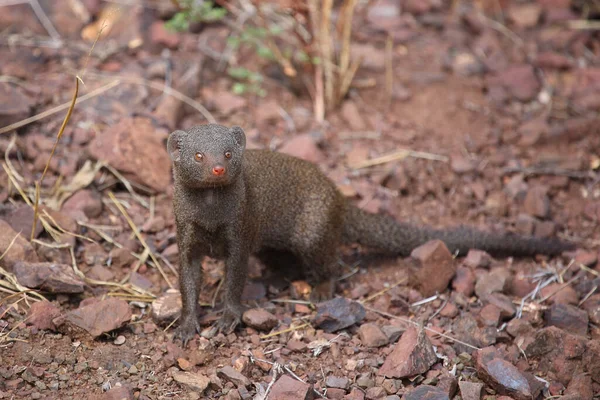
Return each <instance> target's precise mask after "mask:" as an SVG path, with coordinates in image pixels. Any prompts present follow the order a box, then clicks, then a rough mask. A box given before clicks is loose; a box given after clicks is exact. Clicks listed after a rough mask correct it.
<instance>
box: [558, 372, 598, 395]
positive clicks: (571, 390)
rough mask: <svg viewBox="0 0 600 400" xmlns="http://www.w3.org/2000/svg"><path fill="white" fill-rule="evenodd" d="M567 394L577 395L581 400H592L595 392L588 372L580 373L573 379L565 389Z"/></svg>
mask: <svg viewBox="0 0 600 400" xmlns="http://www.w3.org/2000/svg"><path fill="white" fill-rule="evenodd" d="M564 394H565V396H575V398H577V399H580V400H592V399H593V398H594V393H593V390H592V378H591V376H589V375H586V374H578V375H575V376H574V377H573V379H571V382H569V386H567V389H566V390H565V393H564Z"/></svg>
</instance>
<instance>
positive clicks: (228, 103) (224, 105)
mask: <svg viewBox="0 0 600 400" xmlns="http://www.w3.org/2000/svg"><path fill="white" fill-rule="evenodd" d="M211 101H212V102H213V103H214V105H215V108H216V109H217V110H218V111H219V112H220V113H221V114H222V115H229V114H232V113H233V112H235V111H238V110H241V109H242V108H245V107H246V106H247V104H248V101H247V100H246V99H245V98H243V97H241V96H237V95H235V94H233V93H231V92H230V91H228V90H223V91H219V92H216V93H214V94H213V95H212V96H211Z"/></svg>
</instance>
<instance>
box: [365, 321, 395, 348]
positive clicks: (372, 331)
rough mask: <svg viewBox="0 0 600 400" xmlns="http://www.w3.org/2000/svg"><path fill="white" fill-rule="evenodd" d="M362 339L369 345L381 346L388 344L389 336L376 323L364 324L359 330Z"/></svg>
mask: <svg viewBox="0 0 600 400" xmlns="http://www.w3.org/2000/svg"><path fill="white" fill-rule="evenodd" d="M358 335H359V337H360V341H361V342H362V344H363V345H365V346H367V347H381V346H385V345H386V344H388V337H387V336H386V334H385V333H383V331H382V330H381V329H380V328H379V327H378V326H377V325H375V324H371V323H368V324H362V325H361V326H360V328H359V330H358Z"/></svg>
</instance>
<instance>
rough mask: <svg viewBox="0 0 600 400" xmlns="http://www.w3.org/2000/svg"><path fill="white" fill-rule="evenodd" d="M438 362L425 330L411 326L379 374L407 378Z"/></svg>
mask: <svg viewBox="0 0 600 400" xmlns="http://www.w3.org/2000/svg"><path fill="white" fill-rule="evenodd" d="M436 362H437V356H436V355H435V352H434V350H433V346H432V344H431V342H430V341H429V338H428V337H427V335H425V332H424V331H420V332H417V329H416V328H414V327H410V328H408V329H407V330H406V332H404V334H403V335H402V337H401V338H400V340H399V341H398V343H396V345H395V346H394V349H393V350H392V352H391V353H390V354H389V355H388V356H387V358H386V360H385V362H384V363H383V365H382V366H381V368H379V371H378V372H377V374H378V375H383V376H385V377H387V378H405V377H410V376H414V375H418V374H422V373H425V372H427V371H428V370H429V368H430V367H431V366H432V365H433V364H435V363H436Z"/></svg>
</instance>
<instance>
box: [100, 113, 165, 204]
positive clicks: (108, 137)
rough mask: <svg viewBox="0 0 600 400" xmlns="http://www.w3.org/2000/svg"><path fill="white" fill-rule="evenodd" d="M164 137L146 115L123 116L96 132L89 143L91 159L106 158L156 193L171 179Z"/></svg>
mask: <svg viewBox="0 0 600 400" xmlns="http://www.w3.org/2000/svg"><path fill="white" fill-rule="evenodd" d="M163 139H164V138H163V137H162V136H161V135H159V134H158V132H157V129H156V128H155V127H154V126H153V124H152V123H151V121H150V120H149V119H147V118H142V117H135V118H123V119H121V121H120V122H119V123H117V124H116V125H111V127H110V129H107V130H106V131H105V132H102V133H101V134H99V135H96V137H95V138H94V140H92V142H91V143H90V145H89V147H88V148H89V152H90V155H91V156H92V158H94V159H96V160H100V161H105V162H107V163H108V164H110V165H111V166H113V167H114V168H116V169H117V170H119V171H121V172H122V173H123V174H124V175H126V176H128V177H129V178H130V179H132V180H133V181H135V182H137V183H140V184H142V185H144V186H147V187H149V188H151V189H153V190H155V191H157V192H163V191H164V190H165V188H166V187H167V186H168V185H169V184H170V182H171V159H170V157H169V154H168V153H167V149H166V146H165V145H164V143H163Z"/></svg>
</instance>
